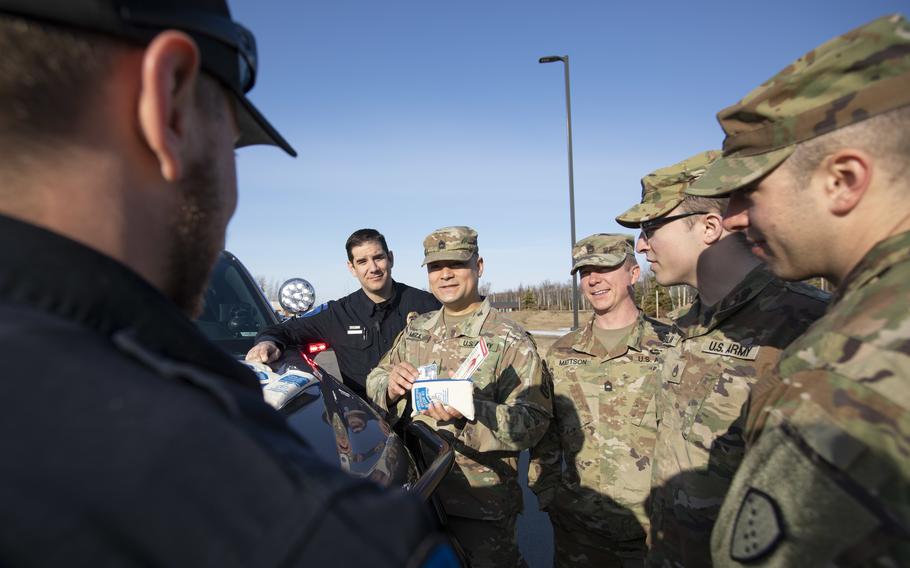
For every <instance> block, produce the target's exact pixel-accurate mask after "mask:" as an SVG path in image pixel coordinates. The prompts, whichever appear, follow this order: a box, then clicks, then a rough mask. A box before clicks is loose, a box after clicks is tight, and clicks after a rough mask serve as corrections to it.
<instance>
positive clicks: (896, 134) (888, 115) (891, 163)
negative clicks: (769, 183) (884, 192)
mask: <svg viewBox="0 0 910 568" xmlns="http://www.w3.org/2000/svg"><path fill="white" fill-rule="evenodd" d="M842 148H859V149H861V150H864V151H866V152H868V153H869V154H871V155H872V156H874V157H876V158H878V159H880V160H883V161H884V162H885V163H887V164H888V166H887V167H886V169H887V170H888V171H889V173H890V174H891V175H892V179H889V180H887V182H886V183H888V184H904V185H905V186H906V185H907V173H906V169H907V168H908V166H910V160H908V158H907V157H908V156H910V106H905V107H901V108H899V109H895V110H892V111H889V112H885V113H882V114H879V115H876V116H873V117H871V118H867V119H866V120H863V121H861V122H856V123H854V124H850V125H848V126H844V127H843V128H838V129H837V130H834V131H832V132H828V133H826V134H822V135H821V136H818V137H816V138H813V139H811V140H807V141H806V142H802V143H800V144H798V145H797V146H796V149H795V150H794V151H793V153H792V154H791V155H790V157H789V158H787V160H786V161H785V162H784V167H786V168H787V169H788V171H789V172H790V173H791V174H792V175H793V177H794V178H795V179H796V182H797V185H798V187H805V186H806V185H808V183H809V178H810V177H811V176H812V174H813V173H814V172H815V170H816V169H817V168H818V166H819V164H821V162H822V160H824V159H825V158H826V157H828V156H829V155H830V154H833V153H834V152H836V151H838V150H840V149H842Z"/></svg>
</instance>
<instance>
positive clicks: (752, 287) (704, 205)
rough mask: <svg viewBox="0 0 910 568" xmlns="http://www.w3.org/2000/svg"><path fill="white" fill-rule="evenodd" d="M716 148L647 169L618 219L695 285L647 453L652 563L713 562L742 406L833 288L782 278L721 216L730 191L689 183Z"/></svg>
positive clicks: (675, 336)
mask: <svg viewBox="0 0 910 568" xmlns="http://www.w3.org/2000/svg"><path fill="white" fill-rule="evenodd" d="M719 157H720V152H718V151H708V152H702V153H699V154H696V155H695V156H692V157H690V158H687V159H686V160H683V161H682V162H679V163H677V164H674V165H672V166H669V167H666V168H662V169H659V170H656V171H654V172H652V173H650V174H648V175H647V176H645V177H644V178H643V179H642V199H641V203H639V204H637V205H635V206H633V207H632V208H630V209H629V210H628V211H626V212H625V213H623V214H621V215H619V216H618V217H617V218H616V220H617V222H618V223H620V224H621V225H624V226H627V227H638V228H640V229H641V234H640V236H639V238H638V241H637V247H636V250H637V251H638V252H639V253H642V254H644V255H645V257H646V259H647V260H648V262H649V263H650V265H651V270H652V271H653V272H654V274H655V276H656V278H657V282H658V284H660V285H663V286H671V285H675V284H686V285H689V286H692V287H694V288H695V289H696V290H697V291H698V295H697V297H696V299H695V301H694V302H693V304H692V305H691V306H689V307H688V308H684V309H682V310H681V311H680V312H679V313H676V314H673V315H674V316H675V321H674V325H673V327H672V328H671V331H670V333H669V334H668V335H667V337H666V339H665V340H664V346H665V348H666V351H665V353H664V358H663V365H662V371H661V386H660V389H659V390H658V394H657V398H656V403H657V404H656V418H657V434H656V438H657V440H656V443H655V447H654V454H653V456H652V474H651V496H650V499H649V503H648V510H649V511H648V512H649V515H650V520H651V529H650V547H651V548H650V551H649V556H648V562H649V564H652V565H666V564H669V565H677V564H679V565H685V566H706V565H709V564H710V547H709V541H710V535H711V529H712V527H713V525H714V522H715V520H716V518H717V514H718V510H719V508H720V505H721V503H722V502H723V498H724V495H725V494H726V492H727V490H728V488H729V486H730V481H731V479H732V477H733V474H734V473H735V472H736V469H737V467H739V464H740V461H741V460H742V457H743V448H744V444H743V436H742V431H743V424H742V421H743V419H742V417H741V414H742V412H743V407H744V405H745V404H746V402H747V399H748V398H749V395H750V392H751V390H752V387H753V385H754V384H755V383H756V381H757V380H758V378H759V377H760V376H761V375H762V374H763V373H766V372H768V371H769V370H770V368H771V367H773V365H774V364H775V363H776V362H777V360H778V357H779V356H780V352H781V349H783V348H784V347H786V346H787V345H788V344H789V343H790V342H791V341H793V340H794V339H795V338H796V337H798V336H799V335H800V334H801V333H802V332H803V331H805V329H806V328H807V327H808V326H809V324H811V323H812V322H813V321H814V320H816V319H817V318H818V317H820V316H821V315H822V313H823V311H824V309H825V301H826V296H825V295H824V294H822V293H821V292H819V291H818V290H817V289H816V288H814V287H811V286H808V285H804V284H790V283H786V282H783V281H782V280H780V279H778V278H776V277H775V276H774V275H773V274H772V273H771V272H769V271H768V269H767V268H766V267H765V266H764V265H763V264H762V263H761V261H759V260H758V259H757V258H755V257H754V256H753V255H752V254H751V253H750V251H749V248H748V247H747V245H746V241H745V239H744V238H743V237H742V235H740V234H737V233H731V232H730V231H727V230H726V229H725V228H724V226H723V213H724V211H725V210H726V208H727V200H726V199H717V198H702V197H694V196H687V195H686V194H685V190H686V188H687V187H689V185H690V184H691V183H693V182H694V181H695V180H697V179H698V178H699V177H700V176H701V175H703V174H704V172H705V170H706V168H707V167H708V166H709V165H710V164H711V163H713V162H714V161H715V160H717V159H718V158H719Z"/></svg>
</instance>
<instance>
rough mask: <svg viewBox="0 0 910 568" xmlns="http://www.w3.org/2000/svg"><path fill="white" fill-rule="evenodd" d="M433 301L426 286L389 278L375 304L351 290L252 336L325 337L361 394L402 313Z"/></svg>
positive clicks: (289, 340)
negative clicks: (387, 293) (386, 293)
mask: <svg viewBox="0 0 910 568" xmlns="http://www.w3.org/2000/svg"><path fill="white" fill-rule="evenodd" d="M439 307H440V304H439V301H438V300H437V299H436V298H434V297H433V295H432V294H430V293H429V292H424V291H423V290H418V289H416V288H412V287H410V286H407V285H405V284H401V283H399V282H393V283H392V297H391V298H389V299H388V300H386V301H385V302H382V303H380V304H377V303H375V302H373V301H372V300H370V298H369V297H368V296H367V295H366V293H365V292H364V291H363V290H357V291H356V292H354V293H353V294H349V295H347V296H345V297H344V298H341V299H340V300H333V301H331V302H328V303H326V304H322V305H321V306H319V307H317V308H315V309H313V310H312V311H310V312H308V313H307V314H306V315H305V316H303V317H299V318H294V319H290V320H288V321H286V322H283V323H281V324H279V325H277V326H271V327H267V328H265V329H263V330H262V331H261V332H260V333H259V335H258V336H256V342H257V343H258V342H260V341H265V340H269V341H274V342H275V343H276V344H278V346H279V347H280V348H281V349H282V351H283V350H284V349H286V348H287V347H288V346H293V345H303V344H306V343H311V342H316V341H325V342H328V343H329V345H330V346H331V347H332V348H333V349H334V350H335V353H336V355H337V358H338V368H339V370H340V371H341V378H342V379H343V380H344V384H346V385H347V386H348V387H349V388H350V389H351V390H353V391H354V392H356V393H357V394H359V395H360V396H361V397H364V398H365V397H366V379H367V375H368V374H369V373H370V371H372V370H373V367H375V366H376V365H377V363H379V359H381V358H382V356H383V355H385V353H386V351H388V350H389V349H390V348H391V347H392V342H393V341H395V338H396V337H398V334H399V333H401V330H402V329H404V326H405V324H406V323H407V317H408V313H410V312H417V313H418V314H422V313H424V312H431V311H434V310H438V309H439Z"/></svg>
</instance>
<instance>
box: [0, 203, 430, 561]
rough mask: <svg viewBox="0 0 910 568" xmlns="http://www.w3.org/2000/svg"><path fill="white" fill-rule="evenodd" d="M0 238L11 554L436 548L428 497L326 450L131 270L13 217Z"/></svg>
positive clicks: (3, 494) (170, 555)
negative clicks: (340, 466)
mask: <svg viewBox="0 0 910 568" xmlns="http://www.w3.org/2000/svg"><path fill="white" fill-rule="evenodd" d="M0 243H2V246H0V361H2V365H3V372H2V375H0V378H2V379H0V403H2V412H0V451H2V458H0V464H2V465H0V504H2V505H0V526H2V527H3V530H2V531H0V565H2V566H60V565H92V566H138V565H148V566H152V565H154V566H277V565H282V566H285V565H306V566H340V565H358V566H377V565H383V566H406V565H411V564H410V562H413V560H414V556H415V555H426V554H427V551H428V546H429V547H431V545H432V542H434V539H435V538H437V537H435V536H433V535H432V534H431V532H430V530H429V529H428V527H432V526H433V522H432V521H431V520H430V518H429V516H428V515H427V514H426V513H425V511H424V510H423V509H424V508H423V506H422V505H421V504H420V503H418V502H417V501H416V500H413V499H412V498H410V497H409V496H406V495H404V494H402V493H385V492H382V491H381V490H380V489H379V488H378V487H377V486H375V485H373V484H372V483H369V482H366V481H362V480H357V479H355V478H353V477H350V476H348V475H345V474H343V473H342V472H340V471H338V470H337V468H333V467H331V466H329V465H322V462H321V461H320V460H319V459H318V458H317V457H316V456H315V454H313V452H312V451H311V449H310V448H309V446H308V445H307V443H306V442H305V441H303V440H301V439H300V438H298V437H297V436H296V435H295V434H294V433H293V432H292V431H291V430H290V429H289V428H288V427H287V425H286V424H285V422H284V419H283V418H282V417H281V416H280V415H279V414H278V413H276V412H274V411H273V410H272V409H271V408H270V407H268V406H267V405H265V404H264V403H263V401H262V394H261V391H260V387H259V386H258V383H257V381H256V378H255V376H254V375H253V374H252V373H251V372H250V371H249V370H248V369H247V368H246V367H244V366H243V365H241V364H240V363H238V362H236V361H234V360H233V359H231V358H230V357H229V356H228V355H226V354H225V353H223V352H222V351H220V350H219V349H218V348H217V347H215V346H214V345H212V344H211V343H210V342H208V341H207V340H206V339H205V337H204V336H202V335H201V333H200V332H199V331H197V329H196V327H195V325H194V324H193V323H192V322H191V321H189V320H188V319H187V318H186V317H185V316H184V315H183V314H182V313H181V312H179V311H178V310H177V308H176V307H175V306H174V304H173V303H171V302H170V301H169V300H168V299H166V298H165V297H164V296H162V295H161V294H160V293H159V292H158V291H157V290H156V289H154V288H153V287H151V286H150V285H149V284H148V283H147V282H146V281H145V280H143V279H142V278H140V277H139V276H138V275H137V274H135V273H134V272H132V271H130V270H129V269H127V268H126V267H124V266H123V265H121V264H119V263H117V262H116V261H114V260H112V259H110V258H108V257H106V256H104V255H101V254H99V253H98V252H96V251H94V250H92V249H89V248H87V247H85V246H83V245H81V244H79V243H76V242H75V241H71V240H69V239H66V238H63V237H61V236H59V235H56V234H54V233H51V232H48V231H46V230H44V229H40V228H38V227H35V226H32V225H28V224H25V223H21V222H19V221H15V220H13V219H10V218H7V217H3V216H0ZM389 522H394V524H395V538H393V539H386V538H383V537H380V535H382V534H384V533H382V531H383V530H384V529H383V528H381V527H384V526H387V524H388V523H389Z"/></svg>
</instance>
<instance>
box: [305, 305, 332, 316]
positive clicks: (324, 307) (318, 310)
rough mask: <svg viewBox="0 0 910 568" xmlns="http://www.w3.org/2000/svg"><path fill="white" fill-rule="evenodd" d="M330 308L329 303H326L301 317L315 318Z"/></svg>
mask: <svg viewBox="0 0 910 568" xmlns="http://www.w3.org/2000/svg"><path fill="white" fill-rule="evenodd" d="M328 307H329V303H328V302H326V303H324V304H319V305H318V306H316V307H315V308H313V309H312V310H310V311H308V312H307V313H305V314H303V316H301V317H305V318H308V317H310V316H315V315H316V314H318V313H319V312H321V311H323V310H325V309H326V308H328Z"/></svg>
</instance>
